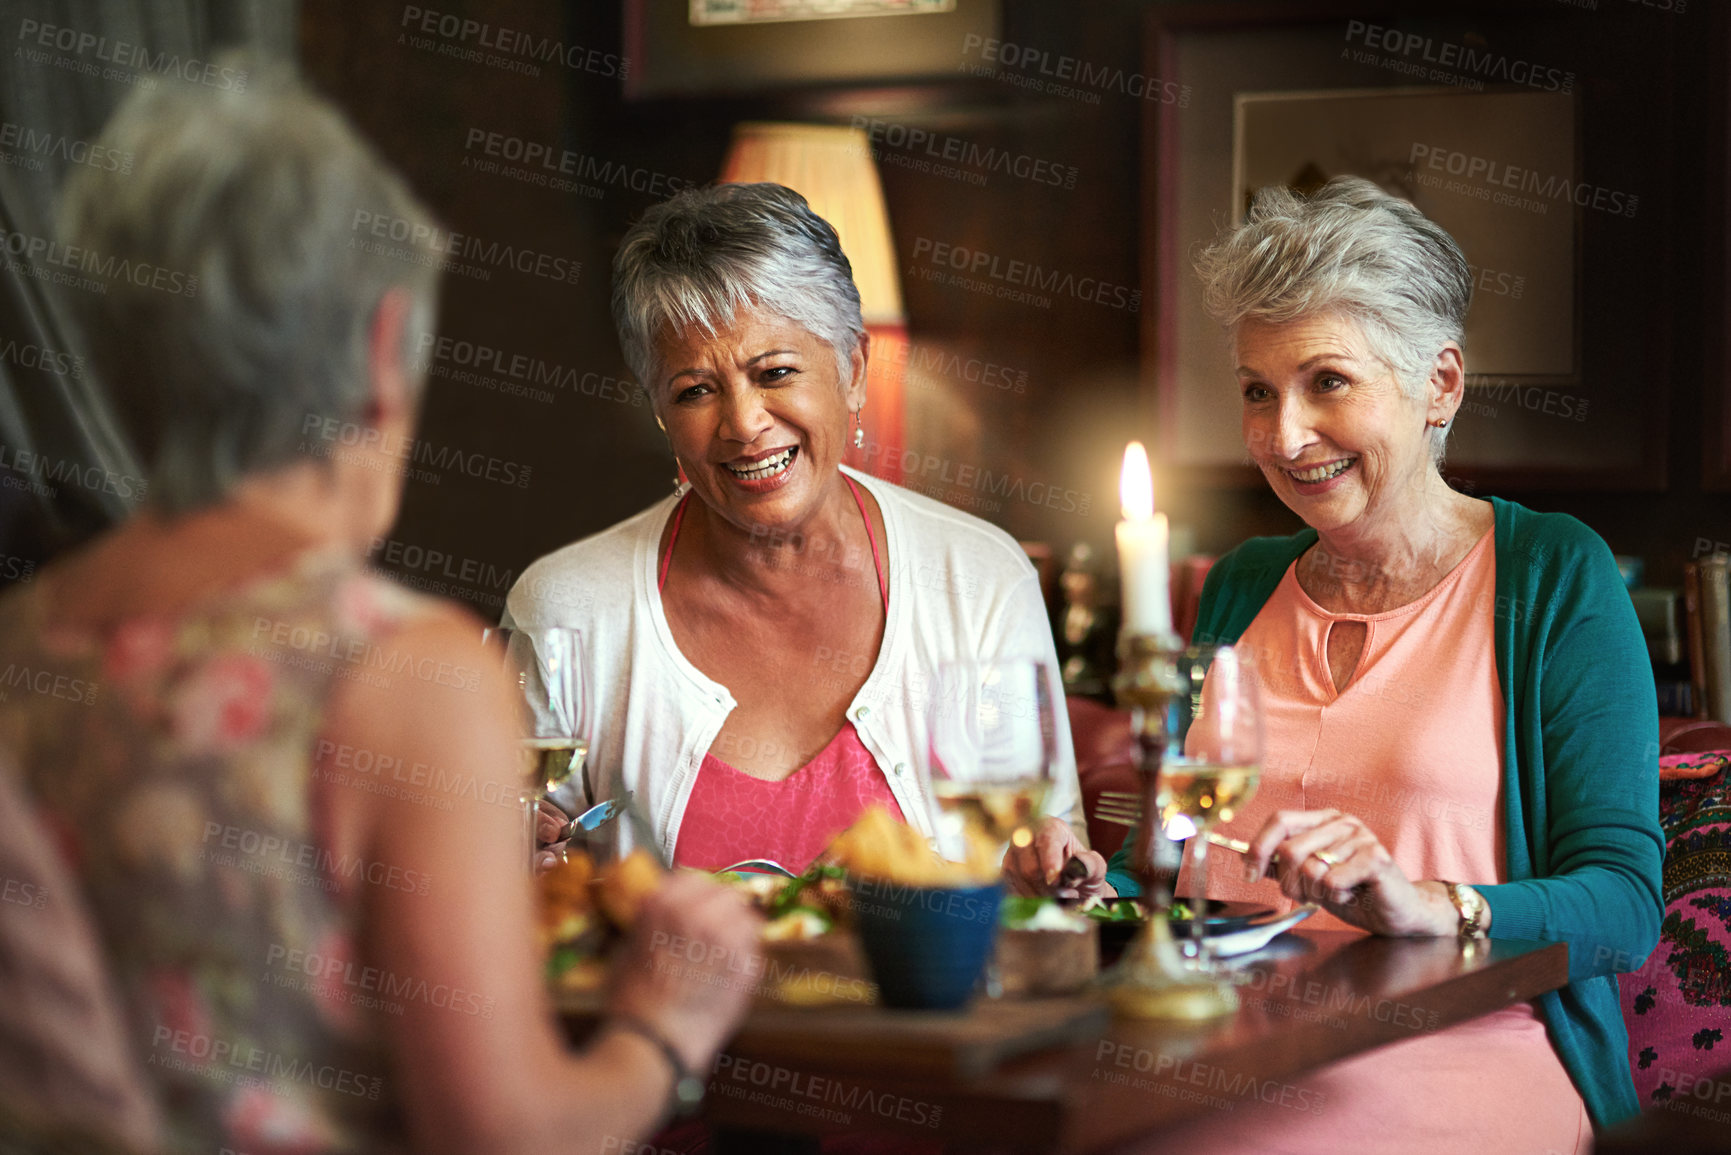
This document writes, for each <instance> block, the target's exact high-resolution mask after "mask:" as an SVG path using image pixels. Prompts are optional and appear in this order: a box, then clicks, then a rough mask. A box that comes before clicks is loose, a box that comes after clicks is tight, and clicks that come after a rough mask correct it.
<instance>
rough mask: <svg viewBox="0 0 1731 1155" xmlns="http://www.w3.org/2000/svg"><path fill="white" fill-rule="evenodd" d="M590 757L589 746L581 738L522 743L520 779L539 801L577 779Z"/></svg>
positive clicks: (530, 740)
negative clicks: (534, 792) (539, 796)
mask: <svg viewBox="0 0 1731 1155" xmlns="http://www.w3.org/2000/svg"><path fill="white" fill-rule="evenodd" d="M588 757H589V743H588V742H587V741H586V740H584V739H582V738H525V739H523V761H524V765H525V770H524V775H523V779H524V781H525V782H527V783H528V784H529V788H530V789H531V790H534V791H536V792H537V793H538V794H540V795H541V796H542V797H546V796H547V795H549V794H551V793H553V791H555V790H557V789H559V787H561V786H563V785H565V784H566V783H567V782H569V781H571V779H572V778H574V777H578V776H580V775H581V774H582V772H583V761H584V759H586V758H588Z"/></svg>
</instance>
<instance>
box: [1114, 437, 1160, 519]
mask: <svg viewBox="0 0 1731 1155" xmlns="http://www.w3.org/2000/svg"><path fill="white" fill-rule="evenodd" d="M1118 503H1119V506H1120V507H1121V508H1122V509H1123V511H1124V520H1125V521H1147V520H1148V519H1149V518H1151V517H1153V516H1154V475H1153V473H1152V472H1151V471H1150V470H1149V468H1148V451H1147V450H1146V449H1144V448H1142V443H1141V442H1140V441H1132V442H1131V443H1130V444H1129V445H1127V446H1125V447H1124V469H1123V471H1122V472H1121V473H1119V475H1118Z"/></svg>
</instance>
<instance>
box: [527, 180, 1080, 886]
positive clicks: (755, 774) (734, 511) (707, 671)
mask: <svg viewBox="0 0 1731 1155" xmlns="http://www.w3.org/2000/svg"><path fill="white" fill-rule="evenodd" d="M613 311H614V320H615V323H616V324H617V326H618V330H619V335H620V342H621V344H622V346H623V348H624V351H625V356H626V359H627V361H628V362H629V363H630V365H631V368H632V370H633V371H634V372H635V373H636V374H637V377H638V380H639V381H641V382H643V384H644V388H645V389H646V390H647V391H648V394H649V397H650V402H651V405H652V406H653V408H654V412H655V415H656V420H657V422H658V424H660V425H661V427H662V429H663V430H664V431H665V432H666V434H667V439H668V442H669V445H670V446H671V448H672V450H673V454H674V457H675V458H676V459H677V461H678V463H679V466H680V469H681V470H682V471H683V473H684V475H685V477H686V478H688V479H689V484H687V485H684V486H682V487H681V488H680V490H679V491H678V492H676V493H675V494H673V495H672V496H670V497H668V498H666V499H664V500H662V501H659V502H657V503H656V504H655V505H653V506H651V507H650V508H648V509H646V510H644V511H643V512H642V513H639V514H637V515H636V516H635V517H632V518H629V519H627V520H625V521H623V522H621V523H619V524H618V525H615V526H613V527H612V528H610V529H607V530H605V531H603V532H601V533H599V534H596V535H595V536H593V537H590V538H586V539H584V540H582V541H579V542H576V543H575V544H572V545H569V546H566V547H564V548H563V549H560V550H557V551H555V552H553V553H551V554H549V555H547V556H546V557H543V558H541V559H540V560H539V561H537V562H535V563H534V564H533V565H532V566H530V567H529V568H528V569H527V570H526V571H524V573H523V576H522V577H521V578H520V579H519V581H518V583H517V585H516V586H515V588H513V589H512V591H511V595H510V598H509V601H508V602H507V608H506V622H507V624H516V625H521V626H571V627H574V628H577V629H580V630H582V631H583V639H584V649H585V652H586V656H587V659H588V662H589V665H590V672H591V682H592V685H591V692H592V694H593V696H594V708H593V709H592V710H590V711H589V714H590V717H591V726H592V729H593V732H592V733H591V734H590V735H589V739H590V748H589V778H590V790H591V792H592V795H593V796H594V797H596V798H606V797H613V796H615V795H617V794H619V793H621V792H623V791H627V790H629V791H632V792H633V793H634V796H635V799H636V801H637V802H638V804H639V805H640V806H641V808H642V810H643V812H644V814H645V815H646V816H647V818H648V820H649V825H650V827H651V831H652V834H653V837H654V838H655V840H656V841H657V843H658V847H657V849H658V850H659V851H660V853H661V854H662V855H663V856H664V857H666V858H667V859H668V860H669V861H672V862H675V863H679V864H684V865H690V866H699V867H705V868H708V869H714V868H716V867H717V866H721V865H725V864H726V863H729V862H733V861H738V860H740V859H745V858H756V857H762V858H772V859H776V860H777V861H781V862H782V863H784V865H787V866H789V867H790V868H792V869H794V870H799V869H801V868H802V867H803V866H804V865H805V864H806V863H808V862H809V861H810V860H811V859H812V858H813V857H815V856H816V854H818V853H819V852H821V850H822V848H823V846H824V844H826V843H827V841H828V840H829V838H831V837H833V835H834V834H835V833H836V832H838V831H839V830H841V829H842V828H844V827H846V826H847V825H848V824H849V823H851V822H852V821H853V819H854V818H855V817H857V815H858V814H859V812H860V811H861V810H862V809H864V807H866V806H867V805H870V804H872V803H880V804H883V805H885V806H887V807H889V808H890V809H891V810H892V812H895V811H899V812H900V814H901V816H902V817H903V818H904V819H905V820H906V821H908V822H910V823H911V824H913V825H915V826H917V827H919V828H920V829H922V830H925V831H927V832H928V833H930V827H931V816H930V812H929V804H928V801H927V799H926V798H925V797H924V792H923V790H922V787H921V775H920V774H919V773H918V772H917V766H918V764H919V762H920V761H921V760H922V759H924V758H925V757H926V751H927V726H928V723H927V707H928V698H929V695H930V692H931V689H932V686H933V683H934V681H935V678H936V675H937V672H938V669H939V667H940V664H941V663H943V662H945V661H957V660H990V659H994V658H1013V657H1027V658H1040V659H1044V660H1046V661H1048V662H1052V663H1054V664H1055V660H1056V659H1055V654H1054V648H1053V644H1052V636H1051V631H1050V628H1049V626H1048V625H1047V622H1046V615H1045V608H1044V604H1043V602H1042V600H1041V596H1040V587H1039V581H1038V578H1037V576H1036V575H1035V572H1034V569H1033V567H1032V566H1031V565H1030V564H1029V563H1028V561H1027V558H1026V557H1025V556H1024V555H1023V553H1022V551H1021V549H1020V548H1019V547H1018V546H1017V545H1016V543H1015V541H1014V540H1012V539H1011V538H1010V537H1009V536H1008V535H1007V534H1005V533H1003V532H1002V531H1001V530H998V529H996V528H994V527H993V526H991V525H988V524H987V523H986V522H983V521H981V520H979V519H977V518H974V517H970V516H968V515H967V514H964V513H960V512H958V511H956V510H953V509H951V508H949V507H947V506H945V505H942V504H940V503H938V502H934V501H931V500H928V499H926V498H924V497H921V496H918V495H916V494H913V493H909V492H908V491H906V490H903V489H900V488H898V487H896V486H894V485H891V484H888V483H886V482H883V481H880V480H877V479H874V478H871V477H867V476H865V475H863V474H860V473H857V472H855V471H853V470H851V469H848V468H846V467H845V466H843V465H842V457H843V454H844V453H845V447H846V445H847V443H848V440H849V424H850V422H851V424H852V425H853V427H854V430H855V436H854V443H855V444H856V445H857V444H858V434H857V430H858V428H859V411H860V408H861V407H862V406H863V405H864V404H865V382H866V360H867V356H868V354H869V337H868V336H867V334H866V332H865V327H864V324H863V323H862V321H861V319H860V305H859V292H858V290H857V289H856V288H855V286H854V283H853V277H852V270H851V268H850V266H849V264H848V261H847V258H846V256H844V255H843V254H842V251H841V246H840V244H839V242H838V241H837V239H836V235H835V231H834V230H833V229H832V228H831V227H830V226H829V224H828V223H827V222H825V221H824V220H823V219H822V218H821V217H819V216H817V215H816V214H815V213H813V212H812V211H811V209H810V208H809V207H808V206H807V205H806V203H805V200H804V199H803V198H802V197H800V195H799V194H798V193H795V192H793V191H791V190H789V189H786V188H783V187H781V186H779V185H773V184H757V185H719V186H716V187H712V188H707V189H702V190H693V191H688V192H686V193H682V194H681V195H679V196H677V197H674V198H673V199H672V200H669V201H667V202H664V203H663V204H661V205H658V206H656V207H655V208H652V209H651V210H649V212H647V213H646V214H645V215H644V217H643V218H642V220H640V221H639V222H638V223H637V224H636V225H635V226H634V227H633V228H632V229H631V231H630V232H629V233H628V234H627V236H626V238H625V240H624V242H623V244H622V245H621V246H620V250H619V253H618V255H617V257H616V258H615V260H614V284H613ZM1058 715H1059V716H1058V726H1059V730H1060V732H1059V734H1058V739H1059V741H1058V746H1059V749H1060V751H1061V754H1060V757H1059V765H1058V766H1057V767H1056V775H1057V779H1058V781H1057V787H1056V789H1055V790H1054V791H1053V792H1052V794H1051V797H1050V799H1049V800H1048V803H1047V815H1048V817H1047V818H1046V819H1045V820H1044V821H1043V823H1042V824H1041V826H1040V827H1039V828H1038V830H1037V837H1036V839H1035V842H1034V845H1033V846H1031V847H1029V848H1028V849H1026V850H1022V851H1017V852H1013V853H1012V855H1011V857H1010V859H1009V860H1008V861H1007V862H1006V873H1007V874H1008V876H1009V878H1010V881H1011V884H1012V885H1013V886H1015V887H1016V888H1017V889H1019V890H1024V891H1038V892H1045V893H1049V892H1052V891H1054V890H1056V889H1057V888H1058V883H1059V875H1060V871H1061V869H1062V867H1063V866H1064V864H1065V863H1066V862H1067V860H1068V859H1069V858H1070V857H1071V856H1072V855H1074V856H1076V857H1079V858H1080V859H1081V860H1082V862H1083V863H1084V864H1085V865H1086V866H1087V868H1088V873H1087V876H1086V877H1085V878H1084V879H1082V880H1081V881H1080V882H1079V883H1075V884H1072V883H1070V882H1068V881H1066V883H1065V886H1066V889H1067V890H1068V891H1070V892H1072V893H1073V892H1075V891H1076V890H1078V889H1079V890H1081V891H1083V892H1093V891H1095V890H1096V889H1098V888H1099V886H1100V884H1101V883H1102V882H1103V880H1104V875H1105V864H1104V862H1103V860H1101V859H1100V857H1099V856H1098V855H1096V854H1094V853H1093V852H1092V851H1090V850H1088V849H1087V845H1086V841H1085V835H1084V834H1083V833H1082V829H1083V828H1082V822H1081V801H1080V793H1079V791H1078V789H1077V785H1076V770H1075V762H1074V759H1073V757H1072V755H1071V751H1070V740H1069V733H1068V729H1067V723H1066V720H1065V718H1064V715H1063V712H1062V711H1059V712H1058ZM624 837H627V838H628V839H629V837H631V836H630V834H629V832H626V834H625V835H624Z"/></svg>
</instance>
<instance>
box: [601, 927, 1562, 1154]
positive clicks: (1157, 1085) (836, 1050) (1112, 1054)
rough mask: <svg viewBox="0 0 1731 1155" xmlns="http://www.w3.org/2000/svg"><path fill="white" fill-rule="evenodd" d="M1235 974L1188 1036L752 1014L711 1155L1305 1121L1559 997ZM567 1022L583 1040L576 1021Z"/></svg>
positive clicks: (1292, 964) (1373, 960)
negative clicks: (1382, 1069)
mask: <svg viewBox="0 0 1731 1155" xmlns="http://www.w3.org/2000/svg"><path fill="white" fill-rule="evenodd" d="M1234 974H1235V979H1234V981H1235V983H1236V985H1237V988H1238V991H1239V997H1240V1001H1241V1004H1242V1005H1241V1006H1240V1008H1239V1009H1238V1010H1237V1011H1236V1012H1235V1013H1233V1014H1231V1015H1229V1016H1227V1017H1224V1018H1220V1019H1216V1020H1213V1021H1209V1022H1204V1023H1175V1022H1155V1021H1136V1020H1125V1019H1118V1018H1113V1017H1111V1015H1110V1014H1109V1013H1108V1012H1107V1011H1106V1008H1105V1007H1104V1005H1103V1004H1102V1003H1101V1002H1100V1001H1099V1000H1098V999H1095V998H1092V997H1089V996H1086V995H1082V996H1070V997H1065V998H1053V999H1026V1000H1014V1001H1012V1000H980V1001H979V1002H976V1003H975V1005H974V1006H973V1007H972V1008H971V1009H969V1010H967V1011H964V1012H958V1013H950V1014H940V1013H934V1012H917V1011H884V1010H880V1009H878V1008H875V1007H860V1006H843V1007H837V1008H808V1009H797V1008H764V1009H761V1010H758V1011H754V1012H753V1013H752V1014H751V1015H750V1016H749V1017H748V1018H747V1020H746V1023H745V1024H744V1026H743V1027H742V1029H741V1030H740V1032H739V1034H738V1036H737V1037H736V1038H735V1040H734V1041H733V1042H732V1043H731V1044H730V1045H729V1047H728V1049H727V1050H726V1051H725V1052H724V1053H723V1054H722V1055H721V1057H720V1058H719V1059H718V1060H717V1062H716V1066H715V1068H714V1070H713V1071H712V1073H711V1077H710V1081H709V1094H708V1096H707V1097H706V1100H705V1104H704V1108H703V1110H704V1116H705V1119H706V1120H707V1122H708V1123H709V1124H710V1125H711V1127H712V1128H713V1129H714V1131H715V1136H716V1149H717V1150H718V1151H721V1152H730V1151H741V1152H744V1151H750V1152H754V1153H757V1155H776V1153H779V1152H788V1153H791V1152H798V1151H812V1150H816V1143H817V1140H818V1138H820V1137H821V1136H823V1135H826V1134H831V1133H838V1132H846V1133H852V1134H857V1133H860V1132H867V1131H876V1132H882V1133H884V1134H886V1135H900V1136H905V1137H908V1138H917V1139H920V1140H924V1141H925V1143H926V1144H929V1145H932V1146H931V1147H927V1148H925V1149H934V1148H935V1145H940V1144H941V1145H942V1146H943V1147H945V1148H946V1149H950V1150H968V1149H979V1150H986V1151H1057V1152H1092V1151H1102V1150H1108V1149H1110V1148H1112V1147H1114V1146H1117V1145H1119V1144H1122V1143H1124V1142H1126V1141H1128V1140H1131V1139H1135V1138H1138V1137H1144V1136H1150V1135H1156V1134H1158V1133H1159V1132H1160V1131H1161V1129H1163V1128H1166V1127H1170V1126H1171V1125H1173V1124H1176V1123H1179V1122H1181V1121H1183V1120H1185V1119H1187V1118H1190V1117H1192V1116H1195V1115H1198V1114H1200V1113H1202V1112H1205V1111H1210V1110H1220V1109H1230V1108H1229V1107H1228V1106H1227V1105H1229V1104H1234V1103H1236V1102H1237V1101H1239V1100H1246V1099H1251V1098H1255V1099H1259V1100H1261V1101H1263V1102H1265V1103H1270V1104H1278V1105H1279V1106H1281V1107H1285V1108H1290V1109H1292V1110H1294V1111H1304V1110H1314V1109H1318V1108H1320V1103H1314V1102H1311V1101H1310V1100H1309V1098H1308V1096H1313V1095H1315V1092H1312V1091H1308V1090H1307V1089H1306V1088H1305V1086H1304V1085H1303V1080H1304V1077H1305V1076H1306V1075H1307V1074H1309V1073H1310V1072H1313V1071H1315V1070H1317V1069H1318V1068H1321V1067H1324V1066H1326V1065H1328V1064H1329V1063H1332V1062H1335V1061H1337V1060H1339V1059H1343V1058H1346V1057H1348V1056H1351V1055H1356V1054H1359V1053H1361V1052H1364V1051H1368V1050H1370V1049H1372V1048H1374V1047H1378V1046H1382V1045H1383V1044H1386V1043H1391V1042H1395V1041H1397V1040H1400V1039H1406V1038H1411V1037H1413V1036H1414V1035H1416V1034H1419V1033H1421V1032H1425V1031H1434V1030H1438V1029H1441V1028H1444V1027H1448V1026H1451V1025H1453V1024H1455V1023H1459V1022H1462V1021H1464V1020H1467V1019H1472V1018H1476V1017H1478V1016H1480V1015H1484V1014H1488V1013H1490V1012H1492V1011H1495V1010H1499V1009H1501V1008H1503V1007H1506V1006H1509V1005H1511V1004H1513V1003H1517V1002H1520V1001H1523V1000H1526V999H1530V998H1533V997H1534V996H1536V995H1539V994H1542V993H1544V992H1546V991H1550V990H1555V989H1556V988H1558V987H1561V986H1563V985H1564V984H1565V983H1566V982H1567V981H1568V948H1567V947H1566V946H1564V945H1562V944H1560V943H1538V942H1521V941H1513V940H1507V939H1497V940H1484V941H1478V942H1469V941H1462V940H1457V939H1454V938H1433V939H1390V938H1378V937H1373V936H1368V935H1363V934H1356V933H1350V932H1333V931H1307V930H1305V929H1303V928H1302V927H1301V928H1299V929H1297V930H1294V931H1292V932H1289V933H1288V934H1285V935H1282V936H1281V937H1280V938H1279V939H1277V940H1276V941H1275V943H1273V944H1271V945H1270V947H1269V948H1267V949H1265V950H1264V951H1261V952H1258V953H1257V955H1256V956H1254V957H1253V958H1252V959H1251V960H1248V961H1245V962H1243V963H1241V964H1240V965H1238V966H1237V967H1236V968H1235V971H1234ZM567 1017H568V1022H569V1023H570V1025H571V1026H572V1028H573V1030H574V1032H579V1033H580V1031H581V1029H582V1027H583V1026H584V1025H585V1024H584V1022H583V1021H582V1020H583V1015H582V1014H579V1013H578V1012H577V1011H576V1010H575V1009H573V1010H572V1011H571V1013H570V1014H568V1016H567ZM994 1041H996V1043H998V1044H1002V1046H1000V1047H998V1048H997V1049H994ZM1017 1052H1019V1053H1017ZM886 1149H900V1148H898V1147H896V1146H895V1145H894V1144H891V1145H890V1146H888V1147H886Z"/></svg>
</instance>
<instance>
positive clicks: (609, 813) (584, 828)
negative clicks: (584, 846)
mask: <svg viewBox="0 0 1731 1155" xmlns="http://www.w3.org/2000/svg"><path fill="white" fill-rule="evenodd" d="M630 803H631V792H630V791H626V793H625V795H624V797H622V798H610V799H608V800H607V801H606V802H599V803H597V804H595V805H594V806H591V807H590V808H589V809H587V810H585V811H584V812H583V813H581V814H579V815H578V816H577V817H575V818H573V819H572V820H571V821H569V822H567V823H566V824H565V825H564V826H562V827H560V828H559V836H558V837H557V838H555V839H553V841H554V842H564V841H565V840H567V839H570V838H575V837H577V836H578V835H579V834H593V833H594V832H595V831H597V830H599V829H601V828H602V827H603V826H605V825H607V824H608V823H609V822H611V821H613V820H614V819H615V818H617V817H619V815H620V814H622V813H624V811H625V808H626V807H627V806H628V805H630Z"/></svg>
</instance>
